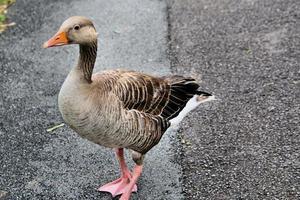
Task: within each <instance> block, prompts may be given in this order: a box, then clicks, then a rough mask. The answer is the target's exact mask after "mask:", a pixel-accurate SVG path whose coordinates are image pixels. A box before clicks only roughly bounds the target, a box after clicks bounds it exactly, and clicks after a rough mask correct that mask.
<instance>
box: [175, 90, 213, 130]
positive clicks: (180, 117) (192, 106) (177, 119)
mask: <svg viewBox="0 0 300 200" xmlns="http://www.w3.org/2000/svg"><path fill="white" fill-rule="evenodd" d="M197 97H198V95H194V96H193V98H191V99H190V100H189V101H188V102H187V104H186V106H185V107H184V108H183V110H182V111H181V112H180V113H179V114H178V116H177V117H175V118H173V119H171V120H170V122H171V126H176V125H178V124H179V123H180V122H181V121H182V120H183V118H184V117H185V116H186V115H187V114H188V113H189V112H190V111H192V110H194V109H195V108H196V107H197V106H199V105H200V104H201V103H204V102H208V101H213V100H216V98H215V96H210V97H208V98H206V99H204V100H201V101H198V100H197Z"/></svg>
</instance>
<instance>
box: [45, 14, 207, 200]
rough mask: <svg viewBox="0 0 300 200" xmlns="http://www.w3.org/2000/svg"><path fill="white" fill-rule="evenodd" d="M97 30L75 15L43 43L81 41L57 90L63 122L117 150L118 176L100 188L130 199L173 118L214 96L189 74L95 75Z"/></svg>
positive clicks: (122, 72)
mask: <svg viewBox="0 0 300 200" xmlns="http://www.w3.org/2000/svg"><path fill="white" fill-rule="evenodd" d="M97 35H98V34H97V32H96V29H95V27H94V25H93V23H92V21H91V20H90V19H88V18H86V17H83V16H73V17H70V18H68V19H67V20H66V21H64V22H63V24H62V25H61V26H60V28H59V29H58V32H57V33H56V34H55V35H54V36H53V37H52V38H50V39H49V40H48V41H46V42H45V43H44V44H43V47H44V48H49V47H56V46H62V45H68V44H78V45H79V59H78V63H77V65H76V66H74V67H73V68H72V70H71V71H70V72H69V74H68V76H67V78H66V79H65V81H64V83H63V85H62V87H61V89H60V92H59V95H58V107H59V110H60V112H61V115H62V117H63V119H64V121H65V122H66V124H68V125H69V127H71V128H72V129H73V130H74V131H75V132H76V133H78V134H79V136H81V137H82V138H85V139H87V140H90V141H91V142H94V143H96V144H99V145H101V146H104V147H109V148H113V149H115V151H116V155H117V158H118V162H119V165H120V171H121V176H120V178H118V179H117V180H115V181H112V182H110V183H107V184H105V185H103V186H101V187H100V188H99V189H98V190H99V191H101V192H109V193H111V195H112V196H113V197H115V196H117V195H121V197H120V199H121V200H129V199H130V196H131V193H132V192H136V191H137V185H136V183H137V180H138V178H139V177H140V175H141V173H142V169H143V161H144V158H145V154H146V153H147V152H148V151H149V150H150V149H152V148H153V147H154V146H155V145H156V144H157V143H158V142H159V141H160V139H161V137H162V136H163V134H164V133H165V132H166V130H167V129H168V128H169V127H170V126H171V124H176V123H178V122H176V120H175V119H176V118H180V119H182V118H183V117H184V116H185V115H186V113H184V110H187V111H186V112H188V111H190V110H192V109H193V108H195V107H196V106H197V105H199V103H202V102H204V101H206V100H208V99H209V98H211V97H213V96H212V95H211V94H209V93H206V92H202V91H199V90H198V88H199V84H198V83H197V82H196V80H195V79H194V78H190V77H183V76H179V75H171V76H163V77H155V76H151V75H147V74H144V73H141V72H136V71H132V70H126V69H117V70H106V71H102V72H99V73H95V74H93V68H94V64H95V60H96V55H97ZM191 102H192V103H191ZM189 104H190V105H189ZM187 107H188V108H187ZM184 108H187V109H184ZM124 149H129V150H130V151H131V154H132V159H133V161H134V163H135V166H134V168H133V170H132V171H130V170H129V169H128V167H127V165H126V162H125V158H124Z"/></svg>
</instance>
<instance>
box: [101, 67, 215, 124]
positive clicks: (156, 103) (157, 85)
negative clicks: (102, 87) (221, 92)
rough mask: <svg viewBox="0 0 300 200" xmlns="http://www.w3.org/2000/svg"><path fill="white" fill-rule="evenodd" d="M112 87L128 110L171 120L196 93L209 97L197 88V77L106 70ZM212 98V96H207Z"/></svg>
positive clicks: (112, 90)
mask: <svg viewBox="0 0 300 200" xmlns="http://www.w3.org/2000/svg"><path fill="white" fill-rule="evenodd" d="M105 74H106V75H107V76H108V78H107V80H108V81H109V83H108V84H110V85H111V92H113V93H114V94H115V95H116V96H117V97H118V98H119V100H120V101H121V102H122V103H123V107H124V108H125V109H128V110H137V111H140V112H143V113H148V114H151V115H154V116H161V117H163V118H165V119H167V120H170V119H172V118H174V117H176V116H177V115H178V114H179V113H180V111H181V110H182V109H183V108H184V107H185V105H186V103H187V102H188V101H189V100H190V99H191V98H192V97H193V96H194V95H195V94H207V93H204V92H200V91H198V90H197V89H198V88H199V85H198V84H197V83H196V81H195V79H193V78H186V77H182V76H166V77H153V76H150V75H147V74H143V73H139V72H135V71H125V70H111V71H106V72H105ZM207 95H209V94H207Z"/></svg>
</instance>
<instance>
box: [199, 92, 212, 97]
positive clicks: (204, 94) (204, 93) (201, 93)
mask: <svg viewBox="0 0 300 200" xmlns="http://www.w3.org/2000/svg"><path fill="white" fill-rule="evenodd" d="M196 94H197V95H199V96H204V97H210V96H212V94H209V93H207V92H203V91H196Z"/></svg>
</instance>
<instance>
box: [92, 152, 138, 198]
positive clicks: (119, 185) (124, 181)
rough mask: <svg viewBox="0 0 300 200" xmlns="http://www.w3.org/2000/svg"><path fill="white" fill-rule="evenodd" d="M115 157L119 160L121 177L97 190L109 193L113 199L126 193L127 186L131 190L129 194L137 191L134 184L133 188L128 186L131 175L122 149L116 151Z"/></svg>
mask: <svg viewBox="0 0 300 200" xmlns="http://www.w3.org/2000/svg"><path fill="white" fill-rule="evenodd" d="M116 155H117V158H118V160H119V164H120V168H121V177H120V178H118V179H117V180H114V181H112V182H110V183H107V184H105V185H103V186H101V187H100V188H99V189H98V190H99V191H101V192H109V193H111V195H112V196H113V197H115V196H118V195H120V194H123V193H125V192H127V190H128V187H129V186H130V188H131V189H130V192H136V191H137V186H136V184H134V185H133V186H131V185H132V184H130V183H131V180H132V178H133V176H132V175H131V172H130V171H129V170H128V167H127V165H126V163H125V158H124V149H123V148H119V149H116Z"/></svg>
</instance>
